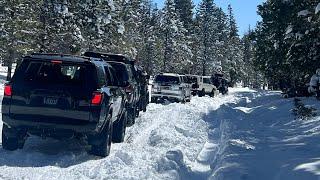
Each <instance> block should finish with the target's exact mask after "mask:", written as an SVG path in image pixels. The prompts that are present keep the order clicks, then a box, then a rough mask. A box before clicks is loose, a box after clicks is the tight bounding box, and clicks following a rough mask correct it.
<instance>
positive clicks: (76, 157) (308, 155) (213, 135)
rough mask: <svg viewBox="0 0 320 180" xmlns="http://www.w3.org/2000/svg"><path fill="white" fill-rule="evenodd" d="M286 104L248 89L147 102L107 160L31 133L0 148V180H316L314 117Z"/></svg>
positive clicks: (309, 102) (319, 164) (317, 124)
mask: <svg viewBox="0 0 320 180" xmlns="http://www.w3.org/2000/svg"><path fill="white" fill-rule="evenodd" d="M301 100H302V101H301V102H302V103H303V104H305V105H306V106H307V107H313V108H316V109H318V108H320V105H319V101H316V100H315V99H313V98H302V99H301ZM293 108H294V103H293V99H283V98H282V97H281V93H280V92H271V91H262V90H252V89H248V88H234V89H230V93H229V95H226V96H218V97H215V98H214V99H212V98H209V97H203V98H199V97H194V98H193V99H192V101H191V102H190V103H186V104H179V103H172V104H150V105H149V107H148V111H147V112H146V113H142V114H141V115H140V117H139V118H138V119H137V120H136V124H135V125H134V126H133V127H131V128H128V129H127V135H126V140H125V143H121V144H113V145H112V149H111V154H110V156H108V157H106V158H98V157H95V156H90V155H87V153H86V152H85V150H84V147H83V145H82V143H81V142H78V141H74V140H65V141H62V142H61V141H56V140H52V139H46V140H42V139H41V138H38V137H34V136H32V137H31V138H30V139H28V141H27V142H26V146H25V148H24V149H23V150H18V151H15V152H8V151H5V150H2V149H0V170H1V171H0V177H1V178H0V179H195V180H197V179H213V180H215V179H216V180H219V179H231V180H238V179H239V180H240V179H241V180H243V179H246V180H255V179H261V180H264V179H265V180H272V179H293V180H300V179H308V180H312V179H315V180H316V179H318V176H319V175H320V153H319V151H318V149H319V147H320V146H319V145H318V144H319V143H318V141H319V136H320V131H319V129H320V117H314V118H310V119H306V120H301V119H297V118H295V117H294V116H293V113H292V109H293ZM1 126H2V125H1Z"/></svg>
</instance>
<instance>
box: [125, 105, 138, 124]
mask: <svg viewBox="0 0 320 180" xmlns="http://www.w3.org/2000/svg"><path fill="white" fill-rule="evenodd" d="M127 117H128V120H127V127H131V126H133V125H134V124H135V122H136V108H135V107H130V108H128V114H127Z"/></svg>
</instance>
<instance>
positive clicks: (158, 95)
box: [151, 92, 184, 100]
mask: <svg viewBox="0 0 320 180" xmlns="http://www.w3.org/2000/svg"><path fill="white" fill-rule="evenodd" d="M151 98H159V99H164V98H167V99H178V100H183V99H184V96H183V95H182V93H181V92H176V93H174V92H173V93H155V92H154V93H152V94H151Z"/></svg>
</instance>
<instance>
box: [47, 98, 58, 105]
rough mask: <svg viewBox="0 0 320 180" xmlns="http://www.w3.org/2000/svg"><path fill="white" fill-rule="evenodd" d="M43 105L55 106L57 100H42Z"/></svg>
mask: <svg viewBox="0 0 320 180" xmlns="http://www.w3.org/2000/svg"><path fill="white" fill-rule="evenodd" d="M43 103H44V104H47V105H56V104H58V99H57V98H44V102H43Z"/></svg>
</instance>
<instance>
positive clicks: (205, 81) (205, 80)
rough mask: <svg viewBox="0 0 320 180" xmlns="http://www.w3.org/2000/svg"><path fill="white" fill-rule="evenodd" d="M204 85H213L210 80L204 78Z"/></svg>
mask: <svg viewBox="0 0 320 180" xmlns="http://www.w3.org/2000/svg"><path fill="white" fill-rule="evenodd" d="M203 83H206V84H211V79H210V78H203Z"/></svg>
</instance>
